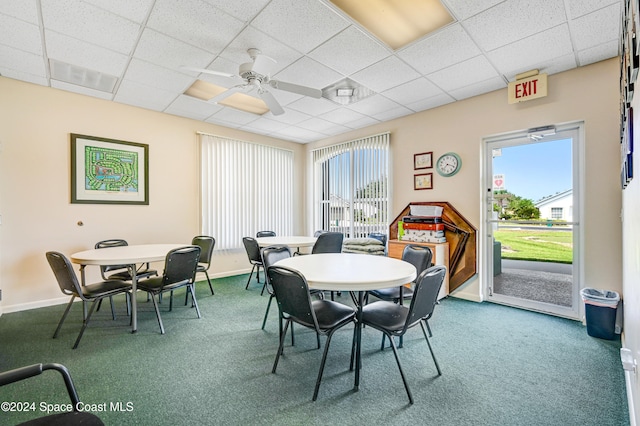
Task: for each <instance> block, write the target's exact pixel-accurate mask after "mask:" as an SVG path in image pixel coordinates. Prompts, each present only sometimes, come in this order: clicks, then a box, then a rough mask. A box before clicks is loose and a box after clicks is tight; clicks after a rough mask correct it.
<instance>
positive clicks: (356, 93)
mask: <svg viewBox="0 0 640 426" xmlns="http://www.w3.org/2000/svg"><path fill="white" fill-rule="evenodd" d="M375 93H376V92H374V91H373V90H371V89H369V88H368V87H365V86H363V85H361V84H359V83H357V82H355V81H353V80H351V79H350V78H345V79H342V80H340V81H338V82H336V83H334V84H332V85H330V86H327V87H325V88H324V89H322V97H323V98H325V99H329V100H330V101H332V102H335V103H337V104H338V105H350V104H353V103H356V102H358V101H361V100H363V99H365V98H368V97H369V96H371V95H374V94H375Z"/></svg>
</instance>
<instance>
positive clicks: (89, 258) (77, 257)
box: [69, 244, 189, 333]
mask: <svg viewBox="0 0 640 426" xmlns="http://www.w3.org/2000/svg"><path fill="white" fill-rule="evenodd" d="M188 245H189V244H139V245H129V246H119V247H107V248H101V249H91V250H85V251H79V252H77V253H73V254H72V255H71V256H69V258H70V260H71V262H72V263H75V264H79V265H80V277H81V282H82V285H85V284H86V281H85V267H86V266H88V265H97V266H110V265H127V267H128V268H129V272H130V274H131V332H132V333H135V332H136V331H137V330H138V310H137V303H136V297H135V296H136V291H137V289H138V278H137V276H136V269H137V265H139V264H144V263H150V262H160V261H164V260H165V258H166V257H167V253H169V252H170V251H171V250H173V249H176V248H180V247H185V246H188Z"/></svg>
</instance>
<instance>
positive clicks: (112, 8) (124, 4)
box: [85, 0, 153, 24]
mask: <svg viewBox="0 0 640 426" xmlns="http://www.w3.org/2000/svg"><path fill="white" fill-rule="evenodd" d="M85 1H86V2H87V3H90V4H93V5H94V6H96V7H99V8H101V9H104V10H108V11H109V12H111V13H114V14H116V15H118V16H122V17H124V18H127V19H130V20H132V21H133V22H136V23H138V24H141V23H142V22H143V21H144V20H145V19H147V15H149V10H150V9H151V6H152V5H153V0H136V1H131V0H108V1H105V0H85Z"/></svg>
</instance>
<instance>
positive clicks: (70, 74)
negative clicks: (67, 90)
mask: <svg viewBox="0 0 640 426" xmlns="http://www.w3.org/2000/svg"><path fill="white" fill-rule="evenodd" d="M49 69H50V70H51V78H52V79H54V80H59V81H64V82H65V83H71V84H75V85H76V86H82V87H87V88H89V89H94V90H99V91H101V92H108V93H113V88H114V87H115V86H116V83H117V82H118V77H115V76H113V75H109V74H104V73H101V72H98V71H94V70H90V69H87V68H83V67H79V66H77V65H71V64H67V63H65V62H60V61H56V60H55V59H49Z"/></svg>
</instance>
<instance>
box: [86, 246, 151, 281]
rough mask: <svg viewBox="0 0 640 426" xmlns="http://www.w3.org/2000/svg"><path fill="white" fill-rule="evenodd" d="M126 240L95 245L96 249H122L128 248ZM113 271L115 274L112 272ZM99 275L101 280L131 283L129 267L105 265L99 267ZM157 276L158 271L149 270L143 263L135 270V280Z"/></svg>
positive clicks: (146, 264) (147, 265)
mask: <svg viewBox="0 0 640 426" xmlns="http://www.w3.org/2000/svg"><path fill="white" fill-rule="evenodd" d="M128 245H129V244H128V243H127V241H126V240H120V239H111V240H102V241H98V242H97V243H96V245H95V248H97V249H103V248H109V247H122V246H128ZM114 271H115V272H114ZM100 274H101V275H102V279H103V280H122V281H131V280H132V277H131V272H129V265H106V266H100ZM154 276H158V271H156V270H155V269H150V265H149V264H148V263H145V264H143V265H141V266H140V267H138V269H137V270H136V278H137V279H139V280H140V279H144V278H149V277H154Z"/></svg>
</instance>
